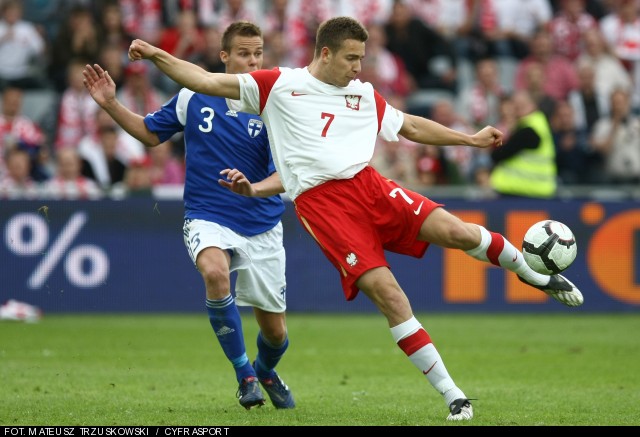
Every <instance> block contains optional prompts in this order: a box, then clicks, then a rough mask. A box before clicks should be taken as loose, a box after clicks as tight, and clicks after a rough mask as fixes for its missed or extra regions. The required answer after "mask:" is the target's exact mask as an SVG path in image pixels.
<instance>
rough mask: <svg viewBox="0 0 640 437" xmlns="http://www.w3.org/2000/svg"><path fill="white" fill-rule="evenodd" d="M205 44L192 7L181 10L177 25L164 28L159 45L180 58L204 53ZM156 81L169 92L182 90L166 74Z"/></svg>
mask: <svg viewBox="0 0 640 437" xmlns="http://www.w3.org/2000/svg"><path fill="white" fill-rule="evenodd" d="M204 46H205V44H204V36H203V33H202V30H201V29H200V27H199V26H198V21H197V18H196V13H195V12H194V11H193V10H191V9H183V10H182V11H180V12H179V13H178V20H177V23H176V25H175V26H171V27H166V28H164V29H163V30H162V32H161V33H160V41H159V42H158V47H160V48H161V49H162V50H165V51H166V52H167V53H171V54H172V55H174V56H175V57H177V58H180V59H190V58H192V57H194V56H196V55H198V54H200V53H202V51H203V50H204ZM132 67H133V66H132ZM145 74H148V73H147V72H145ZM155 82H156V83H157V86H158V88H160V89H161V90H162V91H163V92H165V93H167V94H175V93H176V92H178V91H179V90H180V87H179V86H178V85H177V84H176V83H175V82H173V81H172V80H171V79H167V78H166V76H164V75H160V76H158V78H157V80H156V81H155Z"/></svg>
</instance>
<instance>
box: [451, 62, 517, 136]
mask: <svg viewBox="0 0 640 437" xmlns="http://www.w3.org/2000/svg"><path fill="white" fill-rule="evenodd" d="M475 72H476V74H475V81H474V82H473V83H471V84H470V85H469V86H468V87H467V88H465V89H463V90H461V92H460V94H459V96H458V105H457V106H458V108H459V111H460V113H461V115H462V116H463V117H464V118H465V119H466V120H469V122H471V123H472V124H473V125H474V126H476V127H479V126H486V125H495V124H496V123H497V121H498V119H499V118H500V100H501V99H502V97H503V96H504V95H505V94H506V93H505V90H504V89H503V88H502V85H500V77H499V74H498V63H497V61H496V60H495V59H492V58H482V59H479V60H478V61H477V62H476V65H475Z"/></svg>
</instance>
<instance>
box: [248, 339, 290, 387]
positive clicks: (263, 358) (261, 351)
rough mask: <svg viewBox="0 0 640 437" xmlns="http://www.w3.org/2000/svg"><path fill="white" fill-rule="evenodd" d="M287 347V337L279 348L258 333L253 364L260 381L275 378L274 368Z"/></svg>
mask: <svg viewBox="0 0 640 437" xmlns="http://www.w3.org/2000/svg"><path fill="white" fill-rule="evenodd" d="M288 347H289V337H287V338H285V340H284V343H282V344H281V345H280V346H274V345H272V344H271V343H269V342H268V341H267V340H265V338H264V337H263V336H262V332H258V357H257V358H256V362H255V370H256V373H257V374H258V377H259V378H261V379H265V378H272V377H273V376H275V373H276V372H275V370H274V369H275V367H276V365H277V364H278V362H279V361H280V358H282V356H283V355H284V352H285V351H286V350H287V348H288Z"/></svg>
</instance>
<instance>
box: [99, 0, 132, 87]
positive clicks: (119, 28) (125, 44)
mask: <svg viewBox="0 0 640 437" xmlns="http://www.w3.org/2000/svg"><path fill="white" fill-rule="evenodd" d="M99 17H100V20H99V22H98V40H99V42H100V47H101V48H102V47H105V46H115V47H118V48H120V50H121V53H126V51H127V49H128V48H129V44H131V41H132V40H133V39H134V38H135V37H134V36H133V34H131V33H129V32H128V31H127V29H126V28H125V25H124V21H123V16H122V9H120V5H119V4H118V3H117V2H113V3H106V4H103V6H102V8H101V11H100V12H99ZM125 58H126V56H125ZM109 74H111V71H109ZM112 77H113V76H112Z"/></svg>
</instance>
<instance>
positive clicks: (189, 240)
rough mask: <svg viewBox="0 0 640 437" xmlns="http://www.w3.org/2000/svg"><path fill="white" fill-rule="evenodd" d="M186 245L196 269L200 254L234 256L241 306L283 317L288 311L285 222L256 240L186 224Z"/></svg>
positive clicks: (206, 225)
mask: <svg viewBox="0 0 640 437" xmlns="http://www.w3.org/2000/svg"><path fill="white" fill-rule="evenodd" d="M183 232H184V244H185V246H187V250H188V252H189V256H190V257H191V261H193V264H194V265H195V266H196V269H197V268H198V267H197V265H196V259H197V258H198V254H199V253H200V252H201V251H202V250H203V249H206V248H207V247H218V248H220V249H222V250H227V251H229V253H230V254H231V265H230V266H229V270H230V271H232V272H233V271H237V272H238V277H237V278H236V287H235V299H236V304H237V305H240V306H251V307H256V308H260V309H261V310H264V311H268V312H272V313H282V312H284V311H285V310H286V308H287V305H286V289H287V281H286V278H285V264H286V257H285V252H284V246H283V245H282V222H278V224H277V225H276V226H274V227H273V229H271V230H269V231H267V232H264V233H262V234H258V235H255V236H253V237H247V236H244V235H240V234H238V233H236V232H234V231H232V230H231V229H229V228H226V227H224V226H220V225H219V224H217V223H213V222H208V221H206V220H197V219H196V220H185V222H184V226H183Z"/></svg>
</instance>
